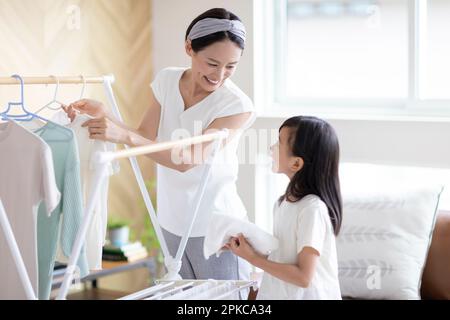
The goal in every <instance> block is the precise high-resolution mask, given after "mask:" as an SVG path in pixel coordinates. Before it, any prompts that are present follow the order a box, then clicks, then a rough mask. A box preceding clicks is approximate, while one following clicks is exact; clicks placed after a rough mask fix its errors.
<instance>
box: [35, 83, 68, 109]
mask: <svg viewBox="0 0 450 320" xmlns="http://www.w3.org/2000/svg"><path fill="white" fill-rule="evenodd" d="M50 77H52V78H54V79H55V80H56V89H55V94H54V95H53V100H52V101H50V102H49V103H47V104H46V105H45V106H43V107H42V108H40V109H39V110H38V111H36V112H35V113H39V112H41V111H42V110H44V109H50V110H54V111H56V110H59V109H61V107H62V106H63V105H64V103H62V102H60V101H58V100H57V96H58V89H59V79H58V77H56V76H53V75H51V76H50ZM55 103H56V104H59V106H57V107H56V108H55V107H52V105H53V104H55Z"/></svg>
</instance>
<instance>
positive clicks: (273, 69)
mask: <svg viewBox="0 0 450 320" xmlns="http://www.w3.org/2000/svg"><path fill="white" fill-rule="evenodd" d="M268 3H270V4H268ZM259 5H260V3H259ZM263 7H264V6H263ZM259 12H263V13H262V14H263V16H264V18H262V19H261V18H260V19H259V20H258V18H256V19H255V22H256V26H257V28H258V23H259V26H262V27H261V28H263V29H262V31H263V32H262V33H261V34H262V35H260V36H259V40H258V36H256V39H255V45H256V46H255V48H256V50H260V51H263V53H262V54H261V55H260V56H261V57H259V58H258V59H261V61H260V62H261V63H262V64H260V65H261V66H264V67H263V68H257V70H256V79H257V80H256V81H260V84H261V86H260V89H259V92H260V93H262V95H263V96H264V98H262V99H261V101H263V102H264V104H263V105H264V108H265V109H266V111H268V110H269V111H270V110H271V111H275V110H281V109H292V108H296V107H302V110H304V111H305V112H306V111H313V112H311V113H314V111H318V112H319V113H320V112H321V111H323V112H325V113H326V112H334V111H339V112H341V111H344V112H347V111H349V112H355V111H356V110H357V113H361V112H362V113H365V112H371V113H373V112H375V113H376V112H382V113H384V114H386V111H388V112H392V113H393V114H400V115H410V114H411V115H421V116H424V115H425V116H429V115H430V116H432V115H446V116H448V115H450V58H448V57H450V33H449V32H448V30H450V1H448V0H428V1H427V0H266V6H265V7H264V9H262V10H261V9H260V10H259ZM263 24H264V26H263ZM258 43H260V44H259V46H258ZM261 43H263V44H261ZM258 79H259V80H258ZM261 79H264V81H263V80H261ZM263 82H264V83H263ZM256 85H257V86H259V84H258V83H257V84H256ZM257 94H258V89H256V95H257ZM446 99H448V100H446ZM308 108H314V109H308ZM355 108H356V109H355Z"/></svg>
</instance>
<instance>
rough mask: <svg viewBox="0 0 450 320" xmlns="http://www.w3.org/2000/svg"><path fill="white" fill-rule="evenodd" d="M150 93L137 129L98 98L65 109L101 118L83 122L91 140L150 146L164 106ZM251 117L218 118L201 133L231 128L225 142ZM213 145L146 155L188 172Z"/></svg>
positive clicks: (208, 144) (172, 167)
mask: <svg viewBox="0 0 450 320" xmlns="http://www.w3.org/2000/svg"><path fill="white" fill-rule="evenodd" d="M151 92H152V94H151V97H150V107H149V108H148V110H147V111H146V113H145V115H144V117H143V119H142V121H141V124H140V125H139V127H138V128H137V129H133V128H131V127H129V126H127V125H126V124H125V123H123V122H121V121H119V120H118V119H116V118H115V117H114V116H113V115H112V114H111V113H109V112H107V111H106V108H105V107H104V106H103V105H101V103H99V102H97V101H93V100H80V101H78V102H75V103H73V104H71V105H70V106H69V108H68V109H67V110H66V111H67V113H68V114H69V117H71V118H73V116H74V113H73V109H76V110H79V111H80V112H81V113H87V114H90V115H93V116H97V117H98V118H96V119H92V120H89V121H87V122H86V123H84V124H83V126H85V127H88V129H89V133H90V138H91V139H97V140H103V141H109V142H113V143H119V144H127V145H129V146H131V147H137V146H143V145H150V144H154V143H156V142H155V140H156V138H157V133H158V128H159V119H160V116H161V106H160V104H159V102H158V101H157V100H156V98H155V96H154V94H153V91H151ZM250 116H251V113H250V112H249V113H242V114H237V115H233V116H229V117H223V118H218V119H215V120H214V121H213V122H212V123H211V124H210V125H209V126H208V128H206V129H205V130H204V131H203V132H202V134H206V133H211V132H216V131H217V130H221V129H228V130H229V132H230V135H229V137H228V139H227V140H226V141H225V143H224V145H225V144H226V143H227V142H228V141H230V140H231V139H232V138H233V137H234V135H235V134H236V133H237V130H238V129H240V128H241V127H242V126H243V125H244V123H245V122H246V121H247V120H248V119H249V118H250ZM211 144H212V142H205V143H203V144H199V145H192V146H191V147H189V148H187V149H182V150H177V149H172V150H166V151H160V152H156V153H151V154H148V155H147V157H149V158H151V159H153V160H154V161H155V162H157V163H158V164H160V165H163V166H166V167H168V168H171V169H174V170H178V171H180V172H185V171H187V170H189V169H191V168H193V167H195V166H197V165H200V164H202V163H203V162H204V161H205V159H207V157H208V156H209V154H210V152H211V150H210V149H211V148H210V146H211ZM224 145H223V146H224ZM223 146H222V147H223Z"/></svg>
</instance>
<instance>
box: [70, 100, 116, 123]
mask: <svg viewBox="0 0 450 320" xmlns="http://www.w3.org/2000/svg"><path fill="white" fill-rule="evenodd" d="M63 109H64V111H65V112H66V113H67V116H68V117H69V118H70V120H71V121H73V119H75V116H76V113H77V111H78V112H79V113H86V114H88V115H90V116H92V117H94V118H102V117H106V115H107V112H108V111H107V109H106V107H105V106H104V105H103V103H101V102H100V101H96V100H90V99H83V100H78V101H75V102H74V103H71V104H70V105H69V106H64V107H63Z"/></svg>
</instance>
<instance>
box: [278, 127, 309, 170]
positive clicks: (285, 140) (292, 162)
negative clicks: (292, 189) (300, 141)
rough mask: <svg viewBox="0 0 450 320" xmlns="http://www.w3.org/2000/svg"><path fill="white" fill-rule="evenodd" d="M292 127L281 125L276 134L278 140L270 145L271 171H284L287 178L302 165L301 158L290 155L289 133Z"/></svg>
mask: <svg viewBox="0 0 450 320" xmlns="http://www.w3.org/2000/svg"><path fill="white" fill-rule="evenodd" d="M291 130H292V129H290V128H288V127H283V128H281V130H280V133H279V136H278V142H277V143H275V144H274V145H273V146H271V147H270V151H271V152H270V153H271V156H272V160H273V161H272V171H273V172H275V173H284V174H285V175H287V176H288V177H289V178H292V177H293V175H294V174H295V173H296V172H297V171H299V170H300V169H301V168H302V167H303V159H302V158H301V157H296V156H294V155H292V151H291V147H290V145H289V135H290V131H291Z"/></svg>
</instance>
